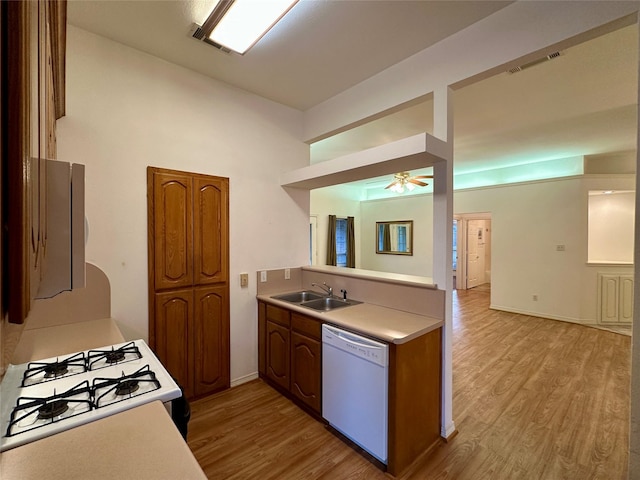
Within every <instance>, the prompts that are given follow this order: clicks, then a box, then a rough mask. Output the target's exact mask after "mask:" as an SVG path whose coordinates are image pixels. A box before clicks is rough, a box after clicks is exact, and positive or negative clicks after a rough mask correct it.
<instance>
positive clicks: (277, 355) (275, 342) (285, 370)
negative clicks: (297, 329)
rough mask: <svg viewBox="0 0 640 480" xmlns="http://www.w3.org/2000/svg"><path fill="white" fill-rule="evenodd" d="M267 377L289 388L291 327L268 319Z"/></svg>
mask: <svg viewBox="0 0 640 480" xmlns="http://www.w3.org/2000/svg"><path fill="white" fill-rule="evenodd" d="M267 377H269V378H270V379H271V380H273V381H274V382H275V383H277V384H278V385H280V386H281V387H282V388H285V389H287V390H289V329H288V328H285V327H282V326H280V325H278V324H277V323H273V322H271V321H269V320H267Z"/></svg>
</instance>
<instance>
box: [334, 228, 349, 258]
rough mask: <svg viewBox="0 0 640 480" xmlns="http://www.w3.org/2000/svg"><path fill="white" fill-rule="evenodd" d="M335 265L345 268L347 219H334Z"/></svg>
mask: <svg viewBox="0 0 640 480" xmlns="http://www.w3.org/2000/svg"><path fill="white" fill-rule="evenodd" d="M336 265H337V266H338V267H346V266H347V219H346V218H337V219H336Z"/></svg>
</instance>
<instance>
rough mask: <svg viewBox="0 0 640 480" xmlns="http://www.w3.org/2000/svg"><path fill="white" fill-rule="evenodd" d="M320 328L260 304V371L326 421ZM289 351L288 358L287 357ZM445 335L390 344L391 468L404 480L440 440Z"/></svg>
mask: <svg viewBox="0 0 640 480" xmlns="http://www.w3.org/2000/svg"><path fill="white" fill-rule="evenodd" d="M321 326H322V324H321V322H320V321H319V320H317V319H315V318H313V317H308V316H306V315H301V314H299V313H297V312H294V311H290V310H287V309H285V308H280V307H277V306H275V305H271V304H268V303H266V302H262V301H259V302H258V366H259V368H258V370H259V373H260V376H261V377H262V378H263V379H265V380H266V381H267V382H268V383H270V384H272V385H276V386H278V387H279V390H280V391H281V392H283V393H285V394H286V395H287V396H288V397H290V398H292V399H293V400H294V401H296V402H297V403H298V404H299V405H301V406H304V407H305V408H306V409H307V410H308V411H310V412H311V413H312V414H313V415H314V416H316V417H317V418H319V417H321V415H322V336H321ZM287 348H288V355H287ZM441 372H442V329H441V328H438V329H435V330H432V331H430V332H428V333H425V334H424V335H421V336H420V337H417V338H415V339H413V340H410V341H408V342H405V343H402V344H394V343H391V344H389V378H388V381H389V390H388V393H389V406H388V408H389V416H388V465H387V472H388V473H390V474H391V475H394V476H396V475H399V474H401V473H402V472H403V471H404V470H405V469H407V467H409V465H411V464H412V463H413V462H414V461H415V460H416V459H417V458H418V457H420V456H421V455H423V454H425V452H428V451H431V450H432V449H433V448H435V447H436V446H437V445H438V444H439V443H440V442H441V441H442V440H441V437H440V416H441V406H440V401H441V393H440V392H441V382H442V376H441V375H442V374H441Z"/></svg>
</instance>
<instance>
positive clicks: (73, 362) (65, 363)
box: [21, 352, 87, 387]
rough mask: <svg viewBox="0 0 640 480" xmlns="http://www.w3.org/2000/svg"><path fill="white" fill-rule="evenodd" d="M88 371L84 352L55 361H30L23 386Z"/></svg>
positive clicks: (23, 379)
mask: <svg viewBox="0 0 640 480" xmlns="http://www.w3.org/2000/svg"><path fill="white" fill-rule="evenodd" d="M86 371H87V362H86V359H85V356H84V352H80V353H76V354H75V355H72V356H70V357H67V358H64V359H62V360H60V359H56V361H55V362H30V363H29V364H28V365H27V369H26V370H25V372H24V375H23V377H22V383H21V386H22V387H26V386H28V385H33V384H36V383H42V382H48V381H50V380H56V379H58V378H60V377H63V376H65V375H77V374H78V373H84V372H86Z"/></svg>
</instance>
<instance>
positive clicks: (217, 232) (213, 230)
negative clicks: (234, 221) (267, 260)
mask: <svg viewBox="0 0 640 480" xmlns="http://www.w3.org/2000/svg"><path fill="white" fill-rule="evenodd" d="M226 180H227V179H221V178H211V177H209V178H201V177H197V178H195V179H194V206H193V208H194V212H195V216H194V239H193V244H194V252H193V255H194V275H195V280H194V281H195V283H196V284H198V285H204V284H211V283H218V282H225V281H227V279H228V277H229V272H228V271H227V265H228V262H226V261H224V259H226V258H228V257H229V252H228V249H229V242H228V241H227V236H228V233H227V229H226V228H224V226H225V225H228V224H229V219H228V218H227V217H228V209H227V208H225V205H226V202H227V201H228V200H227V198H228V190H229V189H228V182H227V181H226Z"/></svg>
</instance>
